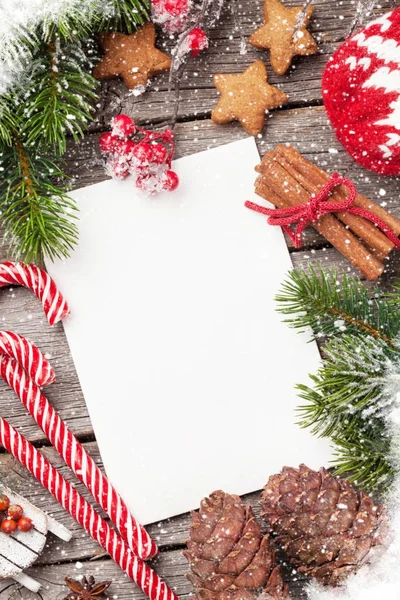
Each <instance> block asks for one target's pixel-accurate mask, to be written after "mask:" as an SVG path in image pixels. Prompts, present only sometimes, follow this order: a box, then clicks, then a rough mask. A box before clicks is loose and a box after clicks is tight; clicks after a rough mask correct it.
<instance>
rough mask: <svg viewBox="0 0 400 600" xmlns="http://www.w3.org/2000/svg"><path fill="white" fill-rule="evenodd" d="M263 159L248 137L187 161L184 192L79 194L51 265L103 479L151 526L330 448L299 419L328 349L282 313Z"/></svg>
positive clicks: (280, 266)
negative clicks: (76, 217) (74, 222)
mask: <svg viewBox="0 0 400 600" xmlns="http://www.w3.org/2000/svg"><path fill="white" fill-rule="evenodd" d="M258 162H259V156H258V152H257V149H256V145H255V143H254V140H253V139H252V138H250V139H246V140H243V141H239V142H235V143H233V144H229V145H226V146H222V147H219V148H216V149H213V150H209V151H207V152H202V153H200V154H196V155H193V156H190V157H187V158H183V159H180V160H178V161H177V162H176V163H175V168H176V170H177V172H178V173H179V175H180V177H181V185H180V187H179V189H178V190H177V191H176V192H174V193H165V194H161V195H159V196H156V197H148V196H145V195H142V194H141V193H140V192H137V191H136V190H135V188H134V186H133V184H132V182H131V181H129V180H127V181H124V182H122V183H121V182H115V181H107V182H104V183H100V184H97V185H94V186H91V187H87V188H83V189H81V190H78V191H76V192H74V193H73V196H74V198H75V199H76V200H77V202H78V205H79V207H80V210H81V215H80V219H81V220H80V243H79V246H78V248H77V250H76V251H75V252H74V254H73V256H72V258H71V259H69V260H68V261H65V262H58V263H56V264H54V265H52V264H48V265H47V266H48V269H49V272H50V274H51V275H52V276H53V277H54V278H55V279H56V281H57V282H58V284H59V286H60V288H61V289H62V290H63V292H64V294H65V295H66V297H67V299H68V301H69V303H70V305H71V308H72V315H71V317H69V319H68V320H67V321H66V322H65V324H64V326H65V331H66V334H67V337H68V341H69V344H70V347H71V351H72V355H73V358H74V361H75V365H76V369H77V372H78V375H79V378H80V381H81V385H82V389H83V392H84V395H85V399H86V402H87V405H88V408H89V412H90V416H91V419H92V422H93V426H94V430H95V433H96V436H97V440H98V443H99V446H100V451H101V454H102V457H103V460H104V464H105V467H106V470H107V473H108V476H109V477H110V478H111V480H112V481H113V483H114V484H115V486H116V487H117V489H118V490H119V491H120V493H121V494H122V495H123V497H124V498H125V500H126V501H127V503H128V504H129V506H130V507H131V509H132V511H133V512H134V514H135V515H136V517H137V518H139V519H140V520H141V521H142V522H143V523H149V522H152V521H156V520H159V519H162V518H165V517H170V516H173V515H177V514H179V513H182V512H186V511H188V510H189V509H193V508H196V507H198V505H199V501H200V499H201V498H202V497H204V496H205V495H207V494H209V493H210V492H212V491H213V490H214V489H219V488H222V489H224V490H225V491H227V492H231V493H237V494H243V493H246V492H250V491H254V490H256V489H259V488H261V487H262V486H263V485H264V484H265V483H266V480H267V478H268V476H269V475H270V474H272V473H275V472H277V471H279V470H280V468H281V467H282V466H283V465H285V464H286V465H293V466H296V465H298V464H299V463H300V462H305V463H307V464H309V466H311V467H314V468H317V467H319V466H321V465H326V464H327V462H328V460H329V458H330V452H329V446H328V443H327V442H326V441H324V440H319V439H317V438H315V437H313V436H312V435H311V434H310V433H309V432H308V431H304V430H302V429H300V427H298V426H297V425H296V424H295V421H296V418H297V417H296V414H295V407H296V406H297V405H298V404H299V399H298V398H297V396H296V392H295V390H294V385H295V384H296V383H298V382H306V381H307V375H308V373H309V372H314V371H315V370H316V369H317V367H318V365H319V353H318V349H317V347H316V345H315V344H314V343H312V344H308V343H306V339H305V337H304V336H301V335H299V334H298V333H296V332H295V331H293V330H291V329H289V328H288V327H287V325H285V324H284V323H282V322H281V317H280V315H279V314H278V313H277V312H276V311H275V303H274V296H275V294H276V292H277V291H278V289H279V287H280V284H281V282H282V280H283V279H284V277H285V275H286V273H287V271H288V270H289V269H290V268H291V262H290V258H289V254H288V251H287V248H286V245H285V242H284V239H283V236H282V233H281V231H280V230H279V229H278V228H273V227H269V226H268V225H267V224H266V222H265V218H263V217H262V216H260V215H259V214H256V213H254V212H252V211H250V210H248V209H246V208H245V207H244V201H245V200H246V199H255V196H254V194H253V184H254V179H255V173H254V166H255V165H256V164H257V163H258ZM259 200H260V199H259Z"/></svg>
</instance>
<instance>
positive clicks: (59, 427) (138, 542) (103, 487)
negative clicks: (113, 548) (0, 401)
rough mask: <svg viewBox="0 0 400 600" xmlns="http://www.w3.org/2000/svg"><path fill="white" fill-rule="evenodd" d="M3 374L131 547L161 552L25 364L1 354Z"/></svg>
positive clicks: (142, 555) (151, 553)
mask: <svg viewBox="0 0 400 600" xmlns="http://www.w3.org/2000/svg"><path fill="white" fill-rule="evenodd" d="M0 375H1V377H2V378H3V379H4V381H6V383H8V385H9V386H10V387H11V388H12V389H13V390H14V391H15V393H16V394H17V396H18V397H19V398H20V400H21V401H22V403H23V405H24V406H25V407H26V409H27V410H28V412H29V413H30V415H31V416H32V417H33V418H34V419H35V421H36V423H37V424H38V425H39V427H41V429H42V430H43V432H44V434H45V435H46V437H47V438H48V439H49V441H50V443H51V444H52V445H53V446H54V447H55V448H56V450H57V451H58V452H59V453H60V455H61V456H62V458H63V459H64V460H65V462H66V463H67V465H68V466H69V467H70V469H72V470H73V472H74V473H75V474H76V476H77V477H78V478H79V479H80V480H81V481H82V483H83V484H84V485H85V486H86V487H87V489H88V490H89V491H90V492H91V494H92V495H93V497H94V498H95V500H96V501H97V502H98V503H99V504H100V506H101V507H102V509H103V510H104V511H105V512H106V513H107V514H108V516H109V517H110V519H111V521H112V522H113V523H114V525H115V526H116V527H117V529H118V530H119V532H120V533H121V536H122V537H123V539H124V540H125V541H126V542H127V544H128V545H129V547H130V548H131V550H132V551H133V552H134V553H135V554H137V555H138V556H139V557H140V558H142V559H144V560H146V559H147V558H151V557H153V556H155V555H156V554H157V552H158V549H157V546H156V544H155V542H154V541H153V540H152V538H151V537H150V536H149V534H148V533H147V531H146V530H145V529H144V528H143V527H142V526H141V525H140V524H139V523H138V522H137V521H136V519H135V518H134V517H133V516H132V515H131V514H130V512H129V510H128V507H127V506H126V504H125V502H124V501H123V499H122V498H121V496H120V495H119V494H118V493H117V491H116V490H115V489H114V487H113V486H112V485H111V483H110V481H109V480H108V479H107V477H106V476H105V475H103V473H102V472H101V471H100V469H99V468H98V466H97V465H96V463H95V462H94V460H93V459H92V458H91V457H90V456H89V454H87V452H86V450H85V449H84V448H83V446H82V444H80V442H79V441H78V440H77V439H76V437H75V436H74V435H73V433H72V432H71V431H70V430H69V429H68V427H67V426H66V425H65V424H64V422H63V421H62V419H61V418H60V416H59V415H58V414H57V412H56V411H55V410H54V408H53V406H52V405H51V404H50V402H49V401H48V400H47V398H46V397H45V396H44V394H42V392H41V390H40V389H39V388H38V386H37V385H36V384H35V383H34V382H33V381H32V380H31V379H30V378H29V377H27V375H26V373H25V371H24V369H23V367H22V365H20V364H18V362H17V361H15V360H12V359H10V358H8V357H6V356H4V357H0Z"/></svg>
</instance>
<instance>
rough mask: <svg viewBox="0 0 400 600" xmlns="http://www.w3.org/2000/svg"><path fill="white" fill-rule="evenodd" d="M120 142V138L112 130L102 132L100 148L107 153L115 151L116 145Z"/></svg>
mask: <svg viewBox="0 0 400 600" xmlns="http://www.w3.org/2000/svg"><path fill="white" fill-rule="evenodd" d="M118 143H119V138H117V137H116V136H115V135H113V134H112V133H111V132H110V131H107V132H106V133H102V134H101V136H100V138H99V144H100V148H101V149H102V150H103V152H106V153H107V154H109V153H111V152H114V151H115V148H116V145H117V144H118Z"/></svg>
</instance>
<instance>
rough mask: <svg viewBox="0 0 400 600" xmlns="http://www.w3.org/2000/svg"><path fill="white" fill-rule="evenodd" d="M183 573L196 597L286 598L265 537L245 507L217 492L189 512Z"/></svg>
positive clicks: (213, 599)
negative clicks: (187, 570) (186, 564)
mask: <svg viewBox="0 0 400 600" xmlns="http://www.w3.org/2000/svg"><path fill="white" fill-rule="evenodd" d="M192 518H193V520H192V526H191V529H190V540H189V541H188V542H187V548H188V550H187V551H186V552H184V555H185V557H186V558H187V560H188V561H189V564H190V568H191V570H192V572H191V573H190V574H188V575H187V577H188V579H189V581H191V583H192V584H193V586H194V587H195V589H196V593H197V596H198V598H199V600H256V599H257V598H260V597H261V596H262V598H263V600H281V599H284V598H288V597H289V596H288V589H287V586H285V585H284V584H283V581H282V576H281V572H280V569H279V567H277V566H276V562H275V553H274V551H273V550H272V548H271V547H270V543H269V536H268V535H267V536H264V537H263V536H262V534H261V526H260V524H259V523H258V521H257V519H256V518H255V516H254V514H253V510H252V508H251V506H244V505H243V503H242V501H241V499H240V498H239V496H233V495H230V494H225V493H224V492H222V491H217V492H214V493H213V494H211V496H210V497H209V498H204V500H202V502H201V505H200V511H199V512H193V513H192Z"/></svg>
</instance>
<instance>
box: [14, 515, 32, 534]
mask: <svg viewBox="0 0 400 600" xmlns="http://www.w3.org/2000/svg"><path fill="white" fill-rule="evenodd" d="M17 526H18V529H19V530H20V531H23V532H25V533H27V532H28V531H31V530H32V529H33V523H32V519H30V518H29V517H21V519H19V521H18V523H17Z"/></svg>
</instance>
